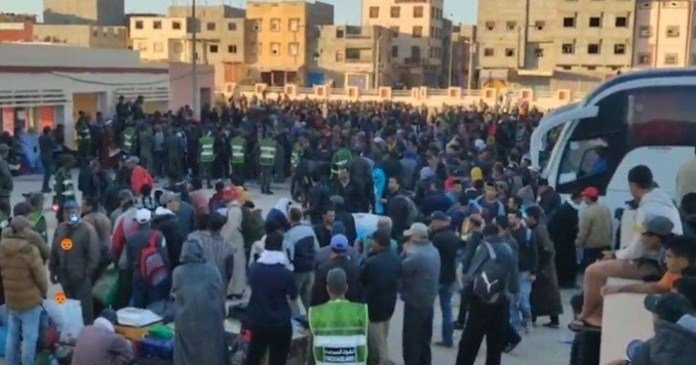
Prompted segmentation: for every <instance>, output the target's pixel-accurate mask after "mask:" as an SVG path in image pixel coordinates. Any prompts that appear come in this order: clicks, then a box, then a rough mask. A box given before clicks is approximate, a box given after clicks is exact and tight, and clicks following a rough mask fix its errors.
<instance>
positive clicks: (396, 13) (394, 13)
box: [389, 6, 401, 18]
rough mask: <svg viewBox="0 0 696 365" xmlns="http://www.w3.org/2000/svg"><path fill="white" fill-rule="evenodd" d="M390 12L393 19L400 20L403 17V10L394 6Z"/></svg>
mask: <svg viewBox="0 0 696 365" xmlns="http://www.w3.org/2000/svg"><path fill="white" fill-rule="evenodd" d="M389 12H390V14H391V17H392V18H398V17H400V16H401V8H400V7H398V6H392V7H391V9H390V10H389Z"/></svg>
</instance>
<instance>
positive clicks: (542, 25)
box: [534, 20, 546, 30]
mask: <svg viewBox="0 0 696 365" xmlns="http://www.w3.org/2000/svg"><path fill="white" fill-rule="evenodd" d="M534 27H536V30H544V28H546V22H545V21H543V20H537V21H536V22H534Z"/></svg>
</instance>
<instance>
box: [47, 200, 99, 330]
mask: <svg viewBox="0 0 696 365" xmlns="http://www.w3.org/2000/svg"><path fill="white" fill-rule="evenodd" d="M99 259H100V252H99V238H98V237H97V232H96V231H95V230H94V228H93V227H92V226H91V225H90V224H89V223H87V222H84V221H82V219H81V217H80V207H79V206H78V205H77V203H76V202H75V201H73V200H71V201H68V202H66V203H65V204H64V205H63V222H62V223H60V224H58V227H56V232H55V234H54V236H53V245H52V248H51V259H50V260H49V263H48V267H49V270H50V272H51V282H53V283H54V284H58V283H60V285H61V286H62V287H63V291H64V292H65V296H66V297H68V298H70V299H77V300H79V301H80V304H81V305H82V318H83V320H84V323H85V324H90V323H92V320H93V319H94V314H93V313H92V284H93V283H92V276H93V274H94V272H95V270H96V269H97V267H98V266H99V261H100V260H99Z"/></svg>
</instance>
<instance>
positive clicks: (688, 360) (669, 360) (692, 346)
mask: <svg viewBox="0 0 696 365" xmlns="http://www.w3.org/2000/svg"><path fill="white" fill-rule="evenodd" d="M695 359H696V332H694V331H693V330H689V329H687V328H685V327H682V326H680V325H677V324H674V323H670V322H667V321H660V323H659V324H658V325H657V327H656V328H655V336H654V337H653V338H651V339H650V340H648V341H647V342H645V343H644V344H643V345H641V346H640V347H639V348H638V350H637V351H636V354H635V355H634V357H633V359H632V360H631V365H691V364H693V363H694V361H695Z"/></svg>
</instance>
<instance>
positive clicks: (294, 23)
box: [288, 18, 300, 32]
mask: <svg viewBox="0 0 696 365" xmlns="http://www.w3.org/2000/svg"><path fill="white" fill-rule="evenodd" d="M288 28H289V29H290V31H291V32H297V31H298V30H300V19H298V18H292V19H290V23H289V27H288Z"/></svg>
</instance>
